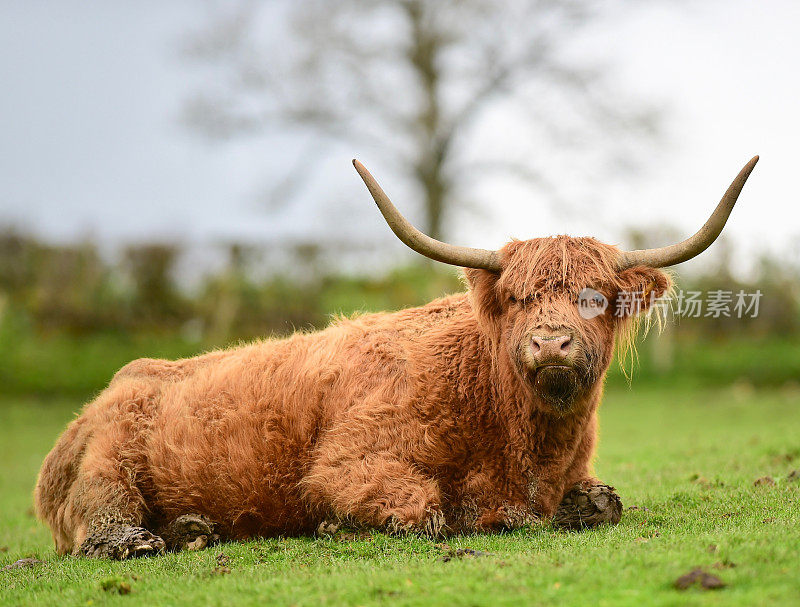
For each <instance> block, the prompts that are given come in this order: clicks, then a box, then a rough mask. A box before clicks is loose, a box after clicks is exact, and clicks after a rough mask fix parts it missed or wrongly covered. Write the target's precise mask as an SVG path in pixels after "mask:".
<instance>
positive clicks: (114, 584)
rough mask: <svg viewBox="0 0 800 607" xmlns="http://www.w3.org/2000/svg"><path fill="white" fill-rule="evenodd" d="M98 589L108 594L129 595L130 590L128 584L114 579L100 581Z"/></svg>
mask: <svg viewBox="0 0 800 607" xmlns="http://www.w3.org/2000/svg"><path fill="white" fill-rule="evenodd" d="M100 589H101V590H103V591H104V592H108V593H110V594H130V593H131V590H132V588H131V585H130V584H129V583H128V582H126V581H125V580H123V579H120V578H116V577H112V578H107V579H105V580H101V581H100Z"/></svg>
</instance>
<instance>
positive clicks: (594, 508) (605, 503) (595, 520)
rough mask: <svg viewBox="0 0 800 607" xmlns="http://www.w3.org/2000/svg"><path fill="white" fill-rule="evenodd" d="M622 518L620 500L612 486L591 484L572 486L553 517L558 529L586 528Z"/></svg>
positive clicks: (616, 521)
mask: <svg viewBox="0 0 800 607" xmlns="http://www.w3.org/2000/svg"><path fill="white" fill-rule="evenodd" d="M620 518H622V500H620V499H619V496H618V495H617V494H616V493H614V487H610V486H608V485H592V486H591V487H588V488H586V489H584V488H582V487H574V488H573V489H572V490H571V491H570V492H569V493H567V494H566V495H565V496H564V499H563V500H562V501H561V504H560V505H559V507H558V510H557V511H556V514H555V516H554V517H553V525H555V526H556V527H558V528H560V529H587V528H591V527H596V526H597V525H602V524H609V525H616V524H617V523H618V522H619V521H620Z"/></svg>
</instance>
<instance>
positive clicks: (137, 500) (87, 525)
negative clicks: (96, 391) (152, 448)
mask: <svg viewBox="0 0 800 607" xmlns="http://www.w3.org/2000/svg"><path fill="white" fill-rule="evenodd" d="M154 402H155V394H154V392H153V389H152V387H151V386H150V385H149V384H146V383H144V382H130V383H128V384H121V385H120V386H118V387H117V388H116V389H113V390H109V391H107V392H106V393H104V394H103V395H101V397H100V399H99V400H98V401H97V402H95V403H94V404H93V405H92V406H91V407H90V408H89V409H88V410H87V411H86V412H85V413H84V415H85V416H87V417H88V418H89V419H88V421H87V424H88V425H89V426H91V427H93V429H94V431H93V432H92V433H91V435H90V436H88V437H87V439H86V444H85V450H84V452H83V457H82V459H81V460H80V463H79V465H78V466H77V471H76V475H75V480H74V482H73V483H72V486H71V487H70V490H69V493H68V495H67V496H66V499H65V500H64V503H63V504H62V505H61V506H60V507H62V508H63V509H64V512H65V513H67V515H66V518H68V519H69V521H70V524H69V527H70V535H71V537H72V552H73V553H74V554H79V555H85V556H89V557H105V558H112V559H125V558H130V557H134V556H142V555H149V554H156V553H159V552H162V551H163V550H164V549H165V543H164V540H163V539H161V538H160V537H158V536H157V535H155V534H153V533H151V532H150V531H149V530H148V529H145V528H144V527H143V524H142V523H143V520H144V515H145V512H146V506H145V499H144V496H143V495H142V492H141V490H140V487H141V486H142V485H143V484H146V482H147V481H146V477H147V465H146V461H147V458H146V451H145V445H144V439H143V435H142V433H143V432H144V431H146V427H147V425H148V420H149V418H150V416H151V414H152V408H153V406H154Z"/></svg>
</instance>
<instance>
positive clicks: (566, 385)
mask: <svg viewBox="0 0 800 607" xmlns="http://www.w3.org/2000/svg"><path fill="white" fill-rule="evenodd" d="M532 380H533V390H534V392H535V393H536V394H537V395H538V396H539V397H540V398H541V399H542V400H544V401H545V402H547V403H549V404H550V405H552V406H553V407H554V408H555V409H557V410H558V411H560V412H564V411H568V410H569V409H570V408H571V407H572V403H573V401H574V400H575V396H576V395H577V393H578V388H579V381H578V373H577V372H576V370H575V368H574V367H572V366H571V365H560V364H548V365H542V366H539V367H537V368H536V369H535V370H534V372H533V377H532Z"/></svg>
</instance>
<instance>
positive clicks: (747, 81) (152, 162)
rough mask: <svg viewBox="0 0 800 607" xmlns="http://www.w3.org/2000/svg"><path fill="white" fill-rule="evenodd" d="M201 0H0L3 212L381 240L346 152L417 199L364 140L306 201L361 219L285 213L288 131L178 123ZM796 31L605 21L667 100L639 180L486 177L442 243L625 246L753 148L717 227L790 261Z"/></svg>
mask: <svg viewBox="0 0 800 607" xmlns="http://www.w3.org/2000/svg"><path fill="white" fill-rule="evenodd" d="M202 6H203V5H202V3H196V2H190V1H188V0H181V1H177V0H173V1H172V2H164V3H133V2H111V1H107V2H103V3H83V2H76V1H68V0H58V1H55V0H54V1H51V2H44V1H33V0H30V1H26V2H11V1H2V0H0V224H12V225H16V226H18V227H20V228H22V229H27V230H32V231H34V232H36V233H37V234H40V235H42V236H45V237H48V238H53V239H57V240H73V239H78V238H83V237H87V236H89V237H93V238H97V239H98V240H100V241H101V242H104V243H105V244H106V245H108V244H117V243H120V242H123V241H131V240H136V241H143V240H163V239H171V240H180V241H184V242H193V243H198V242H200V243H202V242H211V241H218V240H231V239H232V240H243V241H249V242H259V241H262V240H267V239H269V238H270V237H271V236H274V235H279V234H280V235H286V234H296V235H305V234H309V233H310V234H314V233H318V230H323V229H327V228H329V227H330V226H331V225H335V224H336V222H337V221H341V222H342V225H344V226H352V225H353V224H355V225H357V226H358V227H359V230H362V232H361V233H363V234H364V238H365V239H369V240H373V241H374V240H378V239H380V238H383V237H384V235H388V228H387V227H386V226H385V225H384V224H383V223H382V220H381V219H380V217H379V215H378V213H377V210H376V209H375V208H374V206H373V204H372V203H371V201H370V199H369V198H368V195H367V194H366V192H365V190H364V188H363V185H362V184H361V183H360V181H358V179H357V177H356V176H355V173H354V172H353V170H352V168H351V166H350V164H349V160H350V158H351V157H352V156H359V157H361V158H362V160H364V161H365V163H366V164H367V165H368V166H370V167H371V168H373V169H374V172H375V173H376V174H377V176H378V177H379V179H380V180H381V182H382V183H383V184H384V186H385V187H386V189H387V190H388V191H389V192H390V193H392V192H396V195H395V199H396V200H395V202H396V203H397V204H398V206H400V207H401V208H402V209H408V208H409V207H410V206H411V204H410V203H408V202H406V201H404V200H403V199H401V197H400V194H403V193H404V190H403V184H398V183H397V179H396V178H394V177H393V176H392V175H390V174H387V173H386V172H385V171H384V170H383V169H382V167H381V164H380V162H379V161H378V162H371V161H370V160H371V159H370V158H366V157H364V156H363V154H360V153H359V150H338V149H334V150H332V152H331V157H329V158H326V159H325V161H324V162H323V163H321V164H320V165H319V166H318V167H317V170H316V171H315V174H314V175H312V176H310V177H311V181H310V185H309V187H308V188H307V192H306V193H305V196H306V197H308V198H313V199H315V200H324V199H326V198H331V199H332V200H333V201H334V202H335V201H341V200H351V201H359V203H361V204H363V215H359V214H358V213H357V212H356V213H354V212H353V209H354V208H356V207H354V206H353V205H352V204H349V205H348V206H347V207H346V210H344V208H343V209H342V215H345V216H343V217H340V216H339V215H338V212H339V208H338V207H337V206H336V205H335V204H334V205H332V206H329V207H326V209H325V211H324V213H318V212H315V211H312V210H310V208H311V207H309V206H308V205H305V206H304V205H302V204H301V205H299V206H298V207H296V209H295V210H293V211H292V212H290V213H284V214H281V215H279V216H275V215H270V214H269V213H268V212H267V211H266V210H265V208H264V206H263V204H261V203H260V202H259V192H261V191H263V188H264V187H265V185H267V184H268V183H269V182H270V181H272V180H275V179H278V178H279V177H280V170H279V167H283V166H285V155H286V153H287V149H291V145H290V142H284V143H283V144H281V143H276V142H274V141H273V143H272V144H271V145H270V144H267V143H265V141H264V140H258V139H249V140H247V139H245V140H234V141H230V142H224V143H222V142H215V143H212V142H209V141H207V140H204V139H203V138H201V137H198V136H197V135H195V134H193V133H191V132H189V131H187V130H186V128H185V127H183V126H181V124H180V122H179V117H180V111H181V106H182V103H183V102H184V100H185V99H186V97H187V95H188V94H189V93H190V92H191V91H192V90H193V87H194V86H195V85H196V84H197V78H198V71H197V70H196V69H193V67H192V66H191V65H190V64H188V63H187V61H186V59H185V58H183V57H182V56H181V53H180V48H181V44H182V43H183V42H184V40H185V38H184V37H185V35H186V34H187V33H188V32H189V31H191V30H192V29H196V28H197V27H198V26H200V25H202V24H203V23H204V19H205V18H206V17H207V13H205V11H203V10H202ZM798 29H800V2H797V1H796V0H785V1H778V0H773V1H762V2H757V3H756V2H752V1H746V0H725V1H723V0H720V1H706V2H703V3H692V2H675V3H660V4H659V5H658V7H657V8H644V9H642V8H640V9H638V10H636V11H633V12H631V13H629V14H627V15H624V16H619V15H616V16H614V19H613V21H610V22H609V23H606V24H605V25H604V27H603V28H602V29H601V30H599V31H598V34H597V39H596V40H595V41H593V44H591V43H590V44H587V51H586V52H587V53H591V54H594V53H596V52H597V49H598V48H602V49H604V53H603V54H604V56H608V57H609V58H610V60H611V62H612V64H613V67H614V69H615V70H616V71H615V73H614V80H615V81H617V82H619V83H620V86H622V87H623V88H624V89H626V90H628V91H631V92H633V93H638V94H640V95H641V96H642V97H643V98H644V99H648V100H651V101H655V102H658V103H660V104H663V105H664V106H665V107H666V108H667V109H668V113H667V115H666V118H667V121H666V135H667V137H666V142H665V144H664V145H663V146H662V147H660V148H658V147H655V148H652V151H651V152H650V153H651V154H652V157H651V158H650V157H649V158H647V159H645V161H644V167H645V170H644V171H643V172H642V173H641V174H640V175H638V176H636V177H635V178H632V177H631V176H626V178H625V179H624V180H620V179H615V178H614V176H609V179H608V181H607V182H604V183H602V184H599V186H598V185H597V184H594V186H596V187H594V189H593V190H592V201H591V202H592V205H596V207H597V213H596V214H593V213H592V214H580V215H574V214H573V215H569V216H567V215H564V214H559V213H558V212H557V211H556V210H553V209H552V208H551V207H548V206H547V205H545V204H543V203H541V201H538V200H537V195H536V194H531V193H525V192H522V191H520V190H519V188H516V187H513V186H512V185H510V184H505V183H502V182H499V183H493V184H492V187H491V188H483V189H482V190H481V191H480V192H478V196H479V198H480V199H481V200H484V201H486V209H485V216H486V217H490V218H491V221H489V222H487V221H485V220H483V219H479V218H476V217H475V216H474V215H470V214H462V215H460V216H458V217H457V218H456V221H455V223H454V224H452V225H451V227H450V229H449V233H450V234H451V236H452V237H451V240H453V241H456V242H457V243H458V244H469V245H474V246H486V247H496V246H499V245H500V244H502V243H503V242H505V241H506V240H507V239H508V238H509V237H510V236H515V237H521V238H524V237H532V236H538V235H545V234H554V233H570V234H574V235H594V236H597V237H599V238H600V239H602V240H605V241H607V242H612V243H619V241H620V239H621V230H620V229H619V227H620V226H622V225H653V224H659V223H662V222H663V223H668V224H673V225H675V226H677V227H678V228H679V229H680V230H681V231H682V232H685V233H686V235H688V234H689V233H692V232H694V231H695V230H696V229H697V228H699V226H700V225H702V223H703V222H704V221H705V219H706V217H707V215H708V213H709V212H710V211H711V209H713V207H714V205H715V204H716V202H717V201H718V200H719V198H720V196H721V195H722V193H723V192H724V190H725V188H726V187H727V186H728V184H729V183H730V181H731V180H732V179H733V177H734V176H735V175H736V173H737V172H738V170H739V169H740V168H741V167H742V166H743V165H744V163H745V162H747V160H749V159H750V157H752V156H753V155H754V154H760V155H761V162H760V163H759V165H758V166H757V168H756V170H755V172H754V173H753V176H752V177H751V179H750V181H749V182H748V184H747V186H746V188H745V190H744V192H743V194H742V196H741V199H740V202H739V204H738V205H737V208H736V209H735V210H734V213H733V215H732V217H731V220H730V221H729V224H728V227H727V228H726V234H728V235H729V237H730V238H731V239H732V240H733V242H734V243H735V244H736V246H737V250H738V251H740V255H741V256H742V258H744V257H745V256H746V253H747V252H751V251H752V250H753V249H764V248H769V249H772V250H773V251H778V252H780V253H786V254H788V253H790V252H792V253H793V254H794V255H795V256H796V255H797V252H798V251H799V250H800V248H799V247H800V245H799V244H798V242H800V194H798V166H800V163H799V162H798V160H799V159H798V152H797V147H798V141H800V111H799V110H798V100H799V99H800V35H798ZM594 45H597V46H594ZM509 128H513V125H509ZM501 130H502V129H501ZM486 145H487V146H492V145H502V141H501V140H500V139H495V140H492V141H487V142H486ZM276 167H278V168H276ZM595 168H596V167H595ZM558 170H561V171H563V175H562V174H554V175H553V179H554V181H559V180H564V181H568V182H570V183H576V184H580V183H581V180H582V174H583V172H584V171H585V172H586V174H590V173H592V172H593V167H580V166H571V167H567V168H565V165H564V163H562V164H561V168H560V169H558ZM412 208H413V207H412ZM309 215H311V217H309ZM621 244H625V243H621ZM401 247H402V245H400V244H399V243H397V249H396V250H397V251H398V253H399V252H400V250H401ZM687 265H688V264H687Z"/></svg>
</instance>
